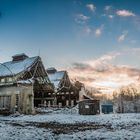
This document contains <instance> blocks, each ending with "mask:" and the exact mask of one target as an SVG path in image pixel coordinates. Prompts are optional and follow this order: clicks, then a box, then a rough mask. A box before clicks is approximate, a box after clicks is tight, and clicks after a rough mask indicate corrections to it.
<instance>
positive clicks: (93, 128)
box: [0, 109, 140, 140]
mask: <svg viewBox="0 0 140 140" xmlns="http://www.w3.org/2000/svg"><path fill="white" fill-rule="evenodd" d="M48 112H49V113H48ZM57 139H58V140H104V139H105V140H140V113H131V114H106V115H105V114H101V115H91V116H89V115H88V116H82V115H78V114H77V112H75V113H73V112H72V111H71V110H69V109H63V110H58V111H51V110H49V111H46V113H44V114H37V115H19V116H12V115H11V116H0V140H57Z"/></svg>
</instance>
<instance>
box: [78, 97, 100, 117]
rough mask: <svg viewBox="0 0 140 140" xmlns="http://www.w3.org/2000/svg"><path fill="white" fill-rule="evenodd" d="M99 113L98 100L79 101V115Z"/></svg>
mask: <svg viewBox="0 0 140 140" xmlns="http://www.w3.org/2000/svg"><path fill="white" fill-rule="evenodd" d="M99 113H100V101H99V100H91V99H85V100H83V101H80V102H79V114H80V115H96V114H99Z"/></svg>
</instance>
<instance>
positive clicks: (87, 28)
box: [84, 26, 92, 36]
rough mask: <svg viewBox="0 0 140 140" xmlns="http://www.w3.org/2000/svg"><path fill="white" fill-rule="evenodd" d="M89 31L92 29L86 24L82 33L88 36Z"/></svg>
mask: <svg viewBox="0 0 140 140" xmlns="http://www.w3.org/2000/svg"><path fill="white" fill-rule="evenodd" d="M91 33H92V29H91V28H90V27H88V26H87V27H85V28H84V34H85V35H87V36H88V35H90V34H91Z"/></svg>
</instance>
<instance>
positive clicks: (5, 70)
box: [0, 56, 38, 77]
mask: <svg viewBox="0 0 140 140" xmlns="http://www.w3.org/2000/svg"><path fill="white" fill-rule="evenodd" d="M37 59H38V56H36V57H30V58H26V59H24V60H20V61H9V62H5V63H3V64H0V77H4V76H12V75H16V74H18V73H21V72H23V71H25V70H28V69H30V67H31V66H32V65H33V64H34V63H35V61H36V60H37Z"/></svg>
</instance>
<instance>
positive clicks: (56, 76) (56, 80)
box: [48, 71, 66, 88]
mask: <svg viewBox="0 0 140 140" xmlns="http://www.w3.org/2000/svg"><path fill="white" fill-rule="evenodd" d="M65 73H66V71H57V72H55V73H48V76H49V79H50V81H51V83H53V84H54V86H55V88H59V84H60V82H61V80H62V79H63V77H64V75H65Z"/></svg>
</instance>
